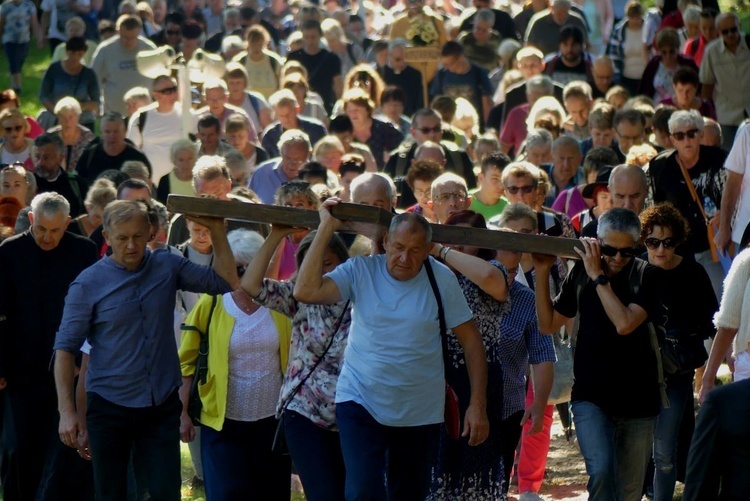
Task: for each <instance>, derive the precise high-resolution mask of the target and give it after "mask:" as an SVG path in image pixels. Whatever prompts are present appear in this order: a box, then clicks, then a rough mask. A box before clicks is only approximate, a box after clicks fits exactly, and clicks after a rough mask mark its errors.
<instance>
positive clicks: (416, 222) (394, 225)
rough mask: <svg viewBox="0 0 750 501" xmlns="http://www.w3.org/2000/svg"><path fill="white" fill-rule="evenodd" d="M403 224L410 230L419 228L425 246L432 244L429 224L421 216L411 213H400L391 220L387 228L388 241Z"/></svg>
mask: <svg viewBox="0 0 750 501" xmlns="http://www.w3.org/2000/svg"><path fill="white" fill-rule="evenodd" d="M403 223H406V224H408V225H409V227H410V228H411V229H412V230H413V229H414V228H421V229H422V231H424V237H425V238H424V240H425V244H429V243H430V242H432V226H430V223H428V222H427V220H426V219H425V218H424V217H423V216H420V215H419V214H414V213H413V212H402V213H401V214H398V215H396V216H394V217H393V219H391V224H390V226H388V239H389V240H390V239H391V238H393V237H394V235H395V234H396V231H397V230H398V227H399V226H401V224H403Z"/></svg>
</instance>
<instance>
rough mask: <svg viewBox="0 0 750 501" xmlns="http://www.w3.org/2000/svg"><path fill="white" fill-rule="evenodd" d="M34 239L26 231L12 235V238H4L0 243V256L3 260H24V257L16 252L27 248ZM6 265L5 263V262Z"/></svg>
mask: <svg viewBox="0 0 750 501" xmlns="http://www.w3.org/2000/svg"><path fill="white" fill-rule="evenodd" d="M33 243H34V239H33V238H32V237H31V234H30V233H29V232H28V231H24V232H23V233H19V234H18V235H13V236H12V237H9V238H6V239H5V240H3V241H2V242H0V256H3V258H4V260H5V259H14V260H15V259H18V260H20V261H22V260H24V259H25V258H26V256H25V255H23V254H19V253H18V252H17V251H18V249H21V248H23V247H28V246H29V244H33ZM5 263H6V264H7V261H6V262H5Z"/></svg>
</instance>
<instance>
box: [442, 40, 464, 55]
mask: <svg viewBox="0 0 750 501" xmlns="http://www.w3.org/2000/svg"><path fill="white" fill-rule="evenodd" d="M463 53H464V48H463V47H462V46H461V44H460V43H458V42H456V41H455V40H449V41H447V42H445V45H443V48H442V49H440V57H449V56H456V57H458V56H461V55H462V54H463Z"/></svg>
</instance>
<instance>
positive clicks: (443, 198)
mask: <svg viewBox="0 0 750 501" xmlns="http://www.w3.org/2000/svg"><path fill="white" fill-rule="evenodd" d="M450 199H453V200H455V201H456V202H459V203H461V202H465V201H466V194H465V193H459V192H454V193H441V194H440V195H438V196H436V197H435V201H437V202H448V201H449V200H450Z"/></svg>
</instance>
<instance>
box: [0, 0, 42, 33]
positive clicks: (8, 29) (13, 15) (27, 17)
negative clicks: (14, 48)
mask: <svg viewBox="0 0 750 501" xmlns="http://www.w3.org/2000/svg"><path fill="white" fill-rule="evenodd" d="M0 16H2V18H3V19H4V20H5V25H4V26H3V43H29V41H31V16H36V6H34V4H33V3H32V2H30V1H29V0H23V1H21V2H20V3H15V2H13V1H7V2H5V3H3V4H2V6H0Z"/></svg>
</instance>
